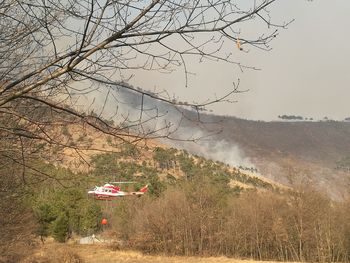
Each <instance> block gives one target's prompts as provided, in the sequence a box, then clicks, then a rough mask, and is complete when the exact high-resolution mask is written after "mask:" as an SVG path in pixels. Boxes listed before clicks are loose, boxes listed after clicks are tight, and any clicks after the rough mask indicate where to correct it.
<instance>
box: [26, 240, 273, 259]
mask: <svg viewBox="0 0 350 263" xmlns="http://www.w3.org/2000/svg"><path fill="white" fill-rule="evenodd" d="M21 262H22V263H29V262H36V263H44V262H45V263H46V262H53V263H56V262H57V263H58V262H60V263H80V262H84V263H114V262H121V263H153V262H164V263H183V262H189V263H214V262H218V263H249V262H253V261H250V260H241V259H232V258H227V257H178V256H174V257H166V256H151V255H144V254H142V253H140V252H136V251H120V250H113V249H112V248H111V247H109V246H108V245H72V244H71V245H68V244H58V243H51V242H49V243H46V244H45V245H42V246H41V247H40V248H38V249H37V250H36V251H35V252H34V254H33V255H31V256H28V257H27V258H26V259H24V260H23V261H21ZM254 263H259V261H254ZM264 263H268V261H264Z"/></svg>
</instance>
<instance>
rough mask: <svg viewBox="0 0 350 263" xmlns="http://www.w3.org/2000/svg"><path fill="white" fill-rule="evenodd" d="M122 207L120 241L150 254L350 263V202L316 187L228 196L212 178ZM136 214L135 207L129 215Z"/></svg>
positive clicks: (119, 213)
mask: <svg viewBox="0 0 350 263" xmlns="http://www.w3.org/2000/svg"><path fill="white" fill-rule="evenodd" d="M131 202H132V205H130V204H128V203H126V204H124V206H122V207H119V208H118V209H119V211H118V213H116V215H115V217H117V218H116V219H115V223H116V224H117V225H118V227H117V229H116V231H117V233H118V234H119V238H124V239H125V240H127V241H129V244H130V246H131V247H133V248H137V249H140V250H142V251H144V252H147V253H164V254H167V255H185V256H191V255H201V256H202V255H205V256H219V255H226V256H230V257H240V258H252V259H257V260H279V261H318V262H340V261H342V262H348V261H349V258H350V223H349V222H350V202H349V201H344V202H334V201H331V200H330V199H329V198H328V197H326V196H325V195H323V194H322V193H320V192H317V191H316V190H315V189H313V188H311V187H299V189H297V190H296V191H293V192H291V193H287V194H277V193H268V192H256V191H251V192H245V193H241V194H240V195H234V196H233V195H227V194H226V193H225V192H224V191H223V190H222V189H220V188H218V187H215V186H214V185H212V184H208V183H206V182H196V183H195V184H192V183H190V184H188V185H185V186H183V187H181V188H180V187H177V188H175V189H168V190H167V191H166V192H165V193H164V195H163V197H160V198H158V199H154V200H151V199H149V200H142V201H136V203H138V205H136V206H135V201H131ZM125 211H128V212H125Z"/></svg>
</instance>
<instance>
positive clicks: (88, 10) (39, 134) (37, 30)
mask: <svg viewBox="0 0 350 263" xmlns="http://www.w3.org/2000/svg"><path fill="white" fill-rule="evenodd" d="M275 1H276V0H254V1H249V2H247V1H212V0H196V1H190V0H180V1H177V0H174V1H173V0H153V1H141V0H122V1H115V0H103V1H97V0H79V1H77V0H65V1H52V0H34V1H25V0H20V1H15V0H4V1H1V2H0V16H1V20H0V36H1V37H0V39H1V41H0V65H1V68H0V119H1V123H0V136H1V149H2V150H1V156H2V160H3V161H2V164H1V165H6V164H7V163H11V164H14V163H15V164H18V165H24V166H28V162H26V159H28V158H30V157H34V156H36V157H38V155H39V157H40V153H41V152H43V149H45V146H43V145H42V143H44V144H46V145H56V146H61V147H71V148H73V149H75V150H79V149H80V148H81V147H79V145H76V144H74V145H72V144H68V143H67V142H65V141H64V140H62V138H61V136H59V134H58V133H57V131H56V132H54V131H53V129H52V127H53V124H54V125H60V126H65V125H67V124H69V123H79V124H81V125H83V126H84V127H85V126H88V127H90V128H92V129H96V130H98V131H100V132H103V133H104V134H108V135H110V136H114V137H116V138H118V139H120V141H128V142H131V143H135V142H137V141H139V140H140V139H141V138H145V137H148V138H150V137H151V138H152V137H167V138H172V139H174V138H175V136H174V131H176V128H177V126H176V125H174V123H171V122H170V121H169V119H168V118H161V117H162V111H160V109H159V108H160V107H161V106H160V104H159V103H160V102H161V103H166V104H169V105H172V106H173V107H174V108H173V109H174V110H175V111H176V112H180V115H181V109H180V108H181V106H183V107H192V108H193V109H195V110H197V111H199V110H201V109H203V108H205V106H208V105H210V104H213V103H217V102H222V101H230V100H232V95H233V94H235V93H238V92H240V90H239V89H238V83H236V84H234V85H233V87H232V89H231V91H230V92H228V93H227V94H223V95H222V96H220V97H215V98H213V99H209V100H207V101H204V102H203V103H189V102H177V101H176V100H174V99H172V98H170V96H168V95H167V93H164V92H161V93H156V92H150V91H148V90H145V89H140V88H135V87H133V86H131V85H130V84H128V81H129V80H130V78H131V77H132V76H133V74H137V72H139V71H140V70H145V71H159V72H165V73H171V72H173V71H175V70H183V72H184V78H185V79H186V85H187V82H188V81H187V79H188V75H189V74H191V73H190V72H189V71H188V69H187V68H188V67H187V63H191V62H192V61H193V59H194V58H196V57H197V58H198V60H200V61H202V62H205V61H208V60H211V61H222V62H227V63H228V64H232V65H233V66H236V67H239V68H240V69H243V68H245V66H244V65H242V64H240V63H239V61H235V54H237V52H247V50H248V49H247V47H254V48H260V49H264V50H269V49H270V47H269V42H270V41H271V40H272V39H273V38H274V37H275V36H276V35H277V33H278V32H277V29H278V28H280V27H281V28H284V27H286V26H287V24H288V23H284V24H281V25H278V24H275V23H273V22H272V21H271V18H270V12H269V10H268V8H269V6H271V5H272V4H273V3H274V2H275ZM251 21H256V23H263V24H265V25H266V32H257V33H256V35H255V36H253V37H249V38H248V37H245V34H244V32H241V28H242V27H244V25H245V24H246V23H250V22H251ZM228 47H229V48H228ZM125 91H128V92H129V94H133V95H135V94H137V96H134V97H132V99H134V100H135V98H137V100H139V101H138V102H137V103H136V104H134V105H132V107H133V108H135V109H134V110H136V112H137V113H135V111H133V113H130V111H123V108H125V107H127V106H128V105H125V104H128V102H126V103H125V102H124V103H123V96H124V95H125V94H121V92H125ZM151 100H152V103H151V102H150V101H151ZM78 104H79V105H81V107H78V106H77V105H78ZM129 104H130V103H129ZM151 104H152V106H150V105H151ZM129 107H130V105H129ZM179 107H180V108H179ZM107 108H108V109H107ZM107 111H109V114H106V112H107ZM198 116H199V115H198ZM159 118H161V122H157V120H159ZM107 119H108V120H114V121H116V122H117V125H112V124H111V122H109V121H107ZM176 139H179V138H176ZM85 148H88V147H87V146H86V147H85ZM24 149H26V151H24ZM29 169H31V168H29ZM23 173H24V171H23Z"/></svg>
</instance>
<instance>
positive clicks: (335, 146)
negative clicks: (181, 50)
mask: <svg viewBox="0 0 350 263" xmlns="http://www.w3.org/2000/svg"><path fill="white" fill-rule="evenodd" d="M206 118H208V119H211V120H213V119H214V120H216V121H218V124H216V125H215V124H210V127H211V128H213V127H215V128H218V127H221V128H222V132H221V133H220V134H218V135H216V136H214V137H213V142H212V143H214V144H215V141H221V140H223V141H225V142H227V143H228V144H231V145H237V146H238V147H239V149H241V151H242V152H243V154H244V155H245V156H246V158H249V160H250V161H251V163H252V164H253V165H254V167H256V168H257V169H258V171H259V172H260V173H261V174H262V175H263V176H266V177H269V178H272V179H274V180H277V181H279V182H282V183H288V182H290V181H293V180H296V181H297V180H300V178H296V177H298V176H299V177H308V179H309V180H311V181H312V182H313V183H315V184H316V185H318V186H320V187H321V188H322V189H325V190H327V191H328V193H330V194H331V195H333V196H334V197H341V196H342V194H344V193H345V192H346V191H347V190H348V187H349V183H350V174H349V164H350V163H349V162H348V158H349V156H350V123H348V122H333V121H332V122H261V121H248V120H242V119H237V118H233V117H219V116H205V117H204V119H206ZM293 178H294V179H293Z"/></svg>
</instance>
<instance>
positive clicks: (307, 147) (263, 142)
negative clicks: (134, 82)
mask: <svg viewBox="0 0 350 263" xmlns="http://www.w3.org/2000/svg"><path fill="white" fill-rule="evenodd" d="M118 95H119V96H120V97H121V98H123V100H124V101H125V102H127V105H125V106H124V107H123V111H124V114H128V115H129V116H133V115H135V109H140V108H142V107H141V105H140V103H141V99H140V97H139V95H138V94H136V93H134V92H130V91H125V90H124V91H118ZM143 104H144V107H148V108H150V109H157V111H156V112H157V114H158V115H160V116H162V117H160V118H158V119H157V121H154V123H155V124H159V123H162V122H168V123H172V124H173V129H172V131H174V132H173V133H172V134H171V135H172V136H171V138H174V139H175V140H164V141H162V142H163V143H164V144H168V145H170V146H172V147H175V148H183V149H186V150H188V151H189V152H190V153H192V154H196V155H199V156H203V157H205V158H207V159H213V160H216V161H220V162H224V163H227V164H230V165H231V166H236V167H239V166H241V167H242V168H244V169H249V170H251V171H256V170H258V172H259V174H260V175H262V176H264V177H266V178H270V179H273V180H275V181H278V182H280V183H283V184H290V183H292V184H294V183H296V182H300V181H304V182H305V181H309V182H310V183H312V184H313V185H316V186H318V187H319V188H320V189H322V190H323V191H326V192H327V193H328V194H330V195H331V196H332V197H333V198H335V199H342V198H344V197H345V196H346V195H347V192H348V189H349V188H350V187H349V184H350V183H349V181H350V173H349V171H350V161H349V159H350V123H349V122H336V121H319V122H315V121H312V122H311V121H296V122H292V121H285V122H282V121H279V122H263V121H251V120H243V119H239V118H235V117H229V116H217V115H210V114H207V113H206V112H205V111H203V112H202V111H199V112H196V111H194V110H193V109H192V108H190V107H179V106H174V105H170V104H167V103H164V102H161V101H156V100H154V99H151V98H148V97H145V98H144V100H143ZM112 107H113V105H108V104H107V105H106V109H109V110H111V108H112ZM107 111H108V110H107ZM154 123H153V124H152V125H153V127H154V125H155V124H154ZM152 125H150V126H152ZM178 139H179V140H178ZM186 140H189V141H191V142H186ZM193 141H195V143H193Z"/></svg>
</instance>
